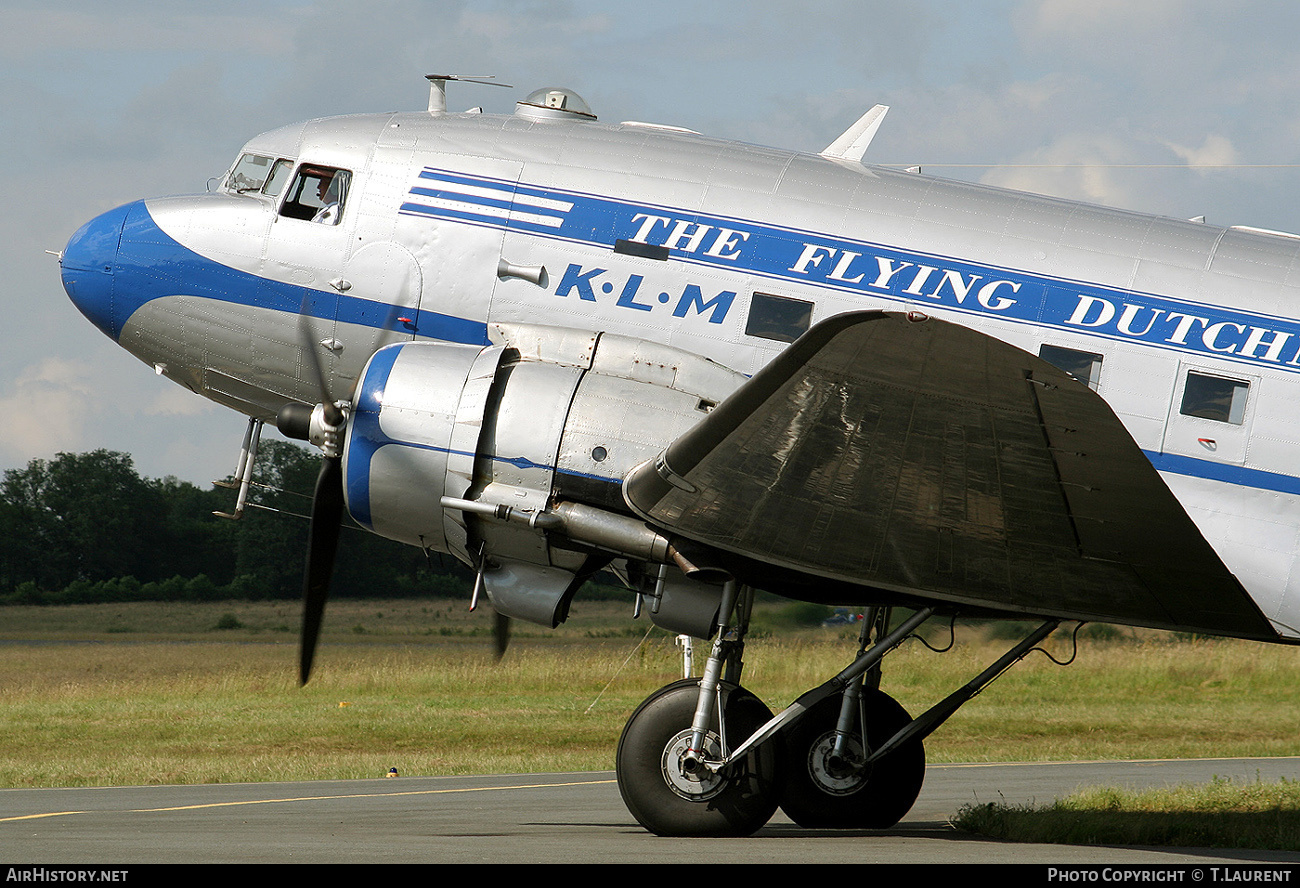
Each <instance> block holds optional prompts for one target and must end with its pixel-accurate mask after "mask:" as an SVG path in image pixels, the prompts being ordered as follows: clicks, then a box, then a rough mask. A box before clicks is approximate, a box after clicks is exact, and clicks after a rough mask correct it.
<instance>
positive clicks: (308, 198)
mask: <svg viewBox="0 0 1300 888" xmlns="http://www.w3.org/2000/svg"><path fill="white" fill-rule="evenodd" d="M351 178H352V174H351V173H349V172H348V171H347V170H340V169H335V168H334V167H319V166H303V167H300V168H299V169H298V175H297V176H295V177H294V179H293V184H291V185H290V186H289V193H288V195H287V196H286V197H285V199H284V203H283V204H282V205H281V206H280V215H281V216H288V217H289V218H291V219H305V220H308V221H311V222H318V223H320V224H322V225H338V224H339V220H341V219H342V218H343V207H344V204H346V203H347V197H348V183H349V181H351Z"/></svg>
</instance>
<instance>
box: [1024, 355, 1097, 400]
mask: <svg viewBox="0 0 1300 888" xmlns="http://www.w3.org/2000/svg"><path fill="white" fill-rule="evenodd" d="M1038 356H1039V357H1040V358H1042V359H1043V360H1044V361H1046V362H1047V363H1049V364H1051V365H1052V366H1053V367H1055V368H1056V369H1058V370H1064V371H1065V372H1066V373H1068V374H1070V375H1071V376H1073V377H1074V378H1075V379H1077V380H1079V382H1082V383H1083V384H1084V385H1086V386H1088V388H1090V389H1092V390H1093V391H1096V390H1097V386H1098V384H1099V383H1100V382H1101V361H1102V356H1101V355H1099V354H1097V353H1095V352H1086V351H1079V350H1078V349H1074V348H1065V347H1063V346H1060V345H1043V346H1042V347H1041V348H1039V349H1038Z"/></svg>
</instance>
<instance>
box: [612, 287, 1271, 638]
mask: <svg viewBox="0 0 1300 888" xmlns="http://www.w3.org/2000/svg"><path fill="white" fill-rule="evenodd" d="M624 497H625V499H626V500H627V502H628V504H629V505H630V506H631V507H632V509H633V510H634V511H636V512H637V513H638V514H640V515H641V516H642V517H643V518H645V519H646V520H648V521H650V522H652V523H654V524H656V525H659V526H661V527H665V528H667V529H669V530H671V531H672V532H674V533H676V534H679V535H680V536H682V537H685V538H687V539H690V540H693V541H695V542H697V543H702V544H704V545H708V546H713V547H716V548H718V549H721V550H724V551H727V552H731V553H735V554H739V555H743V556H745V557H747V558H750V559H753V560H756V561H759V562H762V563H765V564H773V565H778V566H781V567H785V568H790V569H793V570H796V571H800V572H802V573H807V574H812V575H814V576H820V577H825V578H827V579H833V580H837V581H843V582H849V583H856V584H860V585H865V586H871V587H876V588H881V589H886V590H890V591H897V592H902V593H907V594H914V595H921V596H924V597H930V598H938V599H940V600H946V601H951V602H957V603H967V604H971V605H976V606H979V607H982V608H984V607H987V608H995V609H999V610H1007V611H1014V612H1019V613H1026V614H1035V615H1045V616H1052V615H1054V616H1063V617H1067V618H1074V619H1091V620H1104V621H1108V622H1121V623H1131V624H1137V625H1146V626H1156V627H1162V628H1181V629H1188V630H1196V631H1206V632H1216V633H1219V634H1235V635H1245V636H1248V637H1272V632H1271V630H1270V628H1269V627H1268V624H1267V621H1266V620H1264V618H1263V617H1262V616H1261V615H1260V614H1259V611H1258V609H1257V608H1256V607H1255V606H1254V603H1253V602H1252V601H1251V599H1250V597H1249V596H1248V595H1247V594H1246V592H1245V590H1244V589H1242V587H1241V585H1240V583H1239V582H1238V581H1237V580H1236V579H1235V578H1234V577H1233V576H1232V574H1231V573H1230V572H1229V571H1228V570H1227V568H1226V567H1225V566H1224V565H1223V563H1222V561H1221V560H1220V559H1219V557H1218V556H1217V554H1216V553H1215V552H1214V551H1213V549H1212V548H1211V547H1210V546H1209V544H1208V543H1206V541H1205V540H1204V538H1203V537H1202V536H1201V534H1200V532H1199V531H1198V530H1197V529H1196V527H1195V525H1194V524H1193V523H1192V522H1191V519H1190V518H1188V517H1187V515H1186V513H1185V512H1184V511H1183V509H1182V507H1181V506H1180V505H1179V504H1178V502H1177V500H1176V499H1174V497H1173V495H1172V494H1171V493H1170V492H1169V490H1168V488H1167V487H1166V486H1165V484H1164V482H1163V481H1162V480H1161V479H1160V477H1159V475H1158V473H1157V472H1156V471H1155V469H1154V468H1153V467H1152V466H1151V463H1150V461H1149V460H1148V459H1147V458H1146V457H1145V455H1143V453H1142V452H1141V450H1140V449H1139V448H1138V447H1137V445H1136V444H1135V443H1134V442H1133V440H1132V438H1131V437H1130V436H1129V434H1128V432H1127V431H1126V430H1125V429H1124V427H1123V425H1122V424H1121V423H1120V421H1119V419H1118V418H1117V417H1116V416H1115V415H1114V413H1113V412H1112V411H1111V410H1110V408H1109V406H1107V405H1106V403H1105V402H1104V401H1103V400H1102V399H1101V397H1100V396H1098V395H1097V394H1096V393H1095V392H1093V391H1092V390H1090V389H1089V388H1088V387H1087V386H1085V385H1082V384H1080V383H1078V382H1077V381H1075V380H1074V379H1072V378H1071V377H1069V376H1068V375H1067V374H1065V373H1064V372H1062V371H1060V370H1057V369H1056V368H1055V367H1052V366H1051V365H1050V364H1048V363H1046V362H1045V361H1042V360H1040V359H1039V358H1036V357H1034V356H1032V355H1030V354H1028V353H1026V352H1024V351H1021V350H1020V349H1017V348H1014V347H1013V346H1010V345H1007V344H1006V343H1003V342H1001V341H999V340H997V339H994V338H992V337H990V336H987V335H985V334H982V333H978V332H976V331H974V330H970V329H968V328H965V327H961V326H959V325H956V324H951V323H946V322H943V321H939V320H936V319H929V318H921V317H918V316H915V315H911V316H908V315H901V314H894V313H884V312H862V313H855V314H850V315H841V316H838V317H836V318H832V319H830V320H828V321H825V322H823V323H821V324H819V325H817V326H816V327H814V328H813V329H812V330H810V331H809V332H808V333H807V334H806V335H805V336H804V337H802V338H801V339H800V340H799V341H797V342H795V343H794V344H792V345H791V346H790V348H788V349H787V350H786V352H784V353H783V354H782V355H781V356H779V357H778V358H777V359H776V360H775V361H774V362H773V363H771V364H769V365H768V366H767V367H765V368H764V369H763V370H761V371H760V372H759V373H758V374H756V375H755V376H754V377H753V378H752V379H751V380H749V381H748V382H747V383H746V384H745V385H743V386H742V387H741V388H740V389H739V390H737V391H736V392H735V394H734V395H733V396H732V397H731V398H729V399H727V400H726V401H724V402H723V403H722V404H721V405H719V406H718V408H716V409H715V410H714V411H713V413H711V414H710V415H709V416H708V417H707V418H706V419H705V420H703V421H702V422H701V423H700V424H699V425H697V426H696V427H694V428H693V429H692V430H690V431H689V432H687V433H686V434H684V435H683V436H681V437H680V438H678V439H677V440H676V441H674V442H673V444H672V445H670V446H669V447H668V449H667V450H665V451H664V453H663V454H661V456H660V457H659V458H658V459H657V460H656V461H654V462H653V463H647V464H644V465H642V466H639V467H638V468H636V469H634V470H633V471H632V472H631V473H629V475H628V476H627V478H626V479H625V482H624Z"/></svg>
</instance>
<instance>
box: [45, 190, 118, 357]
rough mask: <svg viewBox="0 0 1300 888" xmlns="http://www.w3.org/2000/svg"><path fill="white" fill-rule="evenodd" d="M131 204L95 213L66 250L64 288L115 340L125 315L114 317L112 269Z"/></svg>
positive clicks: (63, 265)
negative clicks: (100, 214) (100, 213)
mask: <svg viewBox="0 0 1300 888" xmlns="http://www.w3.org/2000/svg"><path fill="white" fill-rule="evenodd" d="M131 206H132V205H131V204H128V205H127V206H124V207H118V208H117V209H115V210H109V211H108V212H107V213H104V214H103V215H102V216H96V217H95V218H94V219H91V220H90V221H89V222H87V223H86V224H85V225H83V226H81V228H80V229H78V230H77V233H76V234H74V235H73V236H72V238H71V239H70V240H69V241H68V245H67V247H65V248H64V250H63V258H62V260H60V265H61V266H62V276H63V289H64V290H65V291H67V294H68V298H69V299H71V300H72V304H73V305H75V306H77V308H78V310H80V311H81V313H82V314H83V315H85V316H86V317H87V318H88V319H90V322H91V323H93V324H94V325H95V326H96V327H98V328H99V329H101V330H103V331H104V332H105V333H107V334H108V335H109V336H111V337H113V338H114V339H116V338H117V334H118V332H119V331H120V330H121V328H122V323H123V321H124V319H123V318H117V317H114V312H113V271H114V266H115V265H116V263H117V250H118V246H119V244H120V243H121V240H122V225H123V224H124V223H125V222H126V217H127V214H128V211H129V210H130V208H131Z"/></svg>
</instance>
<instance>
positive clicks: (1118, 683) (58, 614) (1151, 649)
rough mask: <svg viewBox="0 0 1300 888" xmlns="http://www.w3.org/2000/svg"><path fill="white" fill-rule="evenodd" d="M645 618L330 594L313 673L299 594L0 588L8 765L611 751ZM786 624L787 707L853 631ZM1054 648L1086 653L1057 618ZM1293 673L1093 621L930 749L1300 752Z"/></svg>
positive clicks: (771, 665) (216, 769) (974, 665)
mask: <svg viewBox="0 0 1300 888" xmlns="http://www.w3.org/2000/svg"><path fill="white" fill-rule="evenodd" d="M628 615H629V614H628V608H626V607H624V606H622V605H617V606H616V605H613V604H604V603H593V604H585V603H583V602H579V603H578V604H576V605H575V607H574V613H573V616H572V618H571V619H570V621H569V622H568V623H567V624H565V626H563V627H561V629H559V630H557V631H555V632H549V631H547V630H544V629H538V628H535V627H532V628H523V627H519V626H518V625H517V626H516V631H515V633H514V639H513V641H512V645H511V648H510V651H509V652H508V654H507V655H506V657H505V659H504V660H503V661H502V662H500V663H497V662H495V661H494V658H493V657H492V656H491V653H490V647H491V645H490V641H489V638H490V633H489V626H490V617H489V615H488V614H486V613H478V614H469V613H467V612H466V609H465V605H464V604H463V603H460V602H455V603H448V602H405V601H398V602H369V603H364V604H363V603H358V602H334V603H331V605H330V609H329V612H328V613H327V615H326V634H325V636H324V638H323V641H322V645H321V648H320V650H319V652H318V655H317V659H316V663H317V667H316V672H315V673H314V675H313V678H312V681H311V683H310V684H309V685H308V686H307V687H305V688H300V687H298V684H297V680H296V668H297V667H296V664H297V650H296V644H297V634H296V626H297V621H298V619H299V616H298V609H297V606H296V605H294V604H292V603H256V602H254V603H249V602H228V603H218V604H122V605H112V604H110V605H82V606H70V607H9V608H4V609H3V610H0V712H3V723H4V726H5V730H3V731H0V786H6V787H17V786H77V785H108V784H137V783H200V782H234V781H261V780H296V779H322V778H355V777H375V776H379V775H381V774H383V773H384V772H385V771H387V769H388V768H390V767H392V768H397V769H398V771H399V773H402V774H407V775H434V774H471V773H516V772H532V771H551V770H597V769H600V770H603V769H608V768H611V767H612V765H613V755H614V748H615V746H616V744H617V740H618V735H619V733H620V731H621V730H622V726H623V722H624V721H625V720H626V718H627V716H628V715H629V714H630V712H631V711H632V709H633V708H635V706H636V705H637V703H639V702H640V701H641V700H642V699H643V698H644V697H645V696H647V695H648V694H649V693H651V692H652V691H653V690H654V689H655V688H657V687H660V686H661V685H663V684H666V683H668V682H669V681H672V680H674V679H675V678H677V677H679V676H680V673H681V654H680V651H679V650H678V649H677V647H676V645H675V643H674V640H673V639H672V638H671V637H670V636H669V635H668V634H667V633H665V632H663V631H662V630H657V629H656V630H654V631H653V632H651V633H650V634H649V636H648V637H646V632H647V628H648V625H649V624H648V623H646V622H644V621H639V622H636V623H633V622H632V621H630V620H628V619H627V616H628ZM786 622H788V621H787V620H786V612H785V611H783V610H781V609H780V608H778V607H767V608H760V610H759V611H758V612H757V613H756V617H755V632H754V636H753V637H752V639H751V643H750V644H749V646H748V647H747V649H746V668H745V683H746V685H747V686H749V687H750V688H751V689H752V690H753V691H754V692H755V693H757V694H758V695H759V696H760V697H761V698H762V699H764V700H765V701H766V702H767V703H768V705H769V706H771V707H772V708H773V709H774V710H779V709H780V708H782V707H784V706H785V705H786V704H787V703H789V702H790V701H791V700H793V699H794V698H795V697H796V696H797V695H798V694H799V693H801V692H802V691H804V690H806V689H807V688H809V687H812V686H813V685H815V684H817V683H819V682H820V681H822V680H824V679H825V678H827V677H829V676H830V675H832V674H834V673H835V672H836V671H838V670H839V669H840V668H842V667H843V666H844V665H845V664H846V663H847V660H848V657H849V656H850V655H851V653H852V642H851V640H850V639H851V637H852V632H851V630H848V629H823V628H820V627H816V628H811V629H809V628H799V627H793V626H788V625H783V623H786ZM989 634H990V633H989V632H988V631H975V630H970V629H968V630H961V629H959V633H958V644H957V646H956V647H955V648H954V650H953V651H951V652H949V653H945V654H936V653H933V652H931V651H930V650H928V649H927V648H925V647H924V646H923V645H921V644H919V643H917V642H908V643H907V644H905V645H904V646H903V647H902V648H901V649H899V650H898V651H897V652H895V653H893V654H891V655H890V656H889V657H888V658H887V659H886V661H885V675H884V682H883V687H884V688H885V689H886V690H887V691H889V692H890V693H891V694H893V695H894V696H896V697H897V698H898V699H899V700H900V701H901V702H902V703H903V704H904V705H905V706H906V707H907V708H908V709H909V710H910V711H912V712H913V713H917V712H919V711H921V710H922V709H924V708H926V707H927V706H928V705H930V704H931V703H933V702H936V701H938V700H939V699H941V698H942V697H943V696H945V695H946V694H947V693H948V692H950V691H951V690H954V689H955V688H957V687H959V686H960V685H962V684H964V683H965V682H966V681H967V680H969V678H971V677H972V676H973V675H975V674H976V673H977V672H978V671H980V670H981V669H982V668H983V667H984V666H986V665H987V664H988V663H989V662H991V661H992V660H993V659H994V658H995V657H996V656H997V654H998V653H1000V652H1001V650H1002V649H1004V648H1005V647H1007V646H1009V644H1010V642H1006V641H1002V642H996V643H995V642H991V641H989V640H987V638H986V636H987V635H989ZM1113 634H1114V633H1109V635H1113ZM967 639H969V642H967ZM943 640H944V641H946V633H944V638H943ZM1046 647H1047V648H1049V649H1050V650H1051V651H1052V652H1053V654H1054V655H1055V656H1056V657H1057V658H1058V659H1067V658H1068V657H1069V656H1070V654H1071V653H1072V650H1073V649H1072V645H1071V642H1070V639H1069V637H1068V635H1065V634H1064V633H1060V632H1058V633H1057V635H1055V636H1053V637H1052V638H1050V639H1049V640H1048V642H1047V643H1046ZM705 653H706V651H705V649H704V648H703V646H700V647H699V648H698V649H697V652H696V664H697V671H698V667H699V665H701V664H702V662H703V657H704V655H705ZM1297 688H1300V649H1297V648H1291V647H1280V646H1269V645H1259V644H1253V643H1246V642H1233V641H1225V640H1196V641H1187V640H1182V641H1180V640H1177V639H1174V638H1173V637H1172V636H1169V635H1163V634H1162V635H1154V634H1153V635H1150V636H1148V637H1143V638H1138V637H1135V636H1133V635H1131V634H1127V633H1122V634H1120V635H1119V637H1118V638H1106V639H1098V638H1087V639H1084V640H1081V642H1080V649H1079V651H1078V656H1077V658H1076V659H1075V661H1074V663H1073V664H1072V665H1071V666H1069V667H1067V668H1063V667H1061V666H1057V665H1055V664H1053V663H1052V662H1051V661H1049V660H1048V659H1047V658H1046V657H1044V656H1042V655H1041V654H1038V653H1035V654H1033V655H1031V656H1030V657H1029V658H1028V659H1027V660H1026V661H1024V662H1023V663H1021V664H1019V665H1018V666H1016V667H1014V668H1013V669H1012V670H1011V671H1010V672H1009V673H1007V674H1006V675H1005V676H1004V677H1003V678H1001V679H1000V680H999V681H997V682H996V683H994V684H993V685H992V686H991V687H990V688H989V689H988V690H986V691H985V693H983V694H982V695H981V696H980V697H978V698H977V699H976V700H974V701H973V702H972V703H970V704H969V705H967V706H966V707H965V708H963V709H962V710H961V711H960V712H958V714H957V715H956V716H955V717H954V718H953V719H952V720H950V721H949V722H948V723H947V724H945V725H944V726H943V727H941V728H940V729H939V730H938V731H937V732H936V733H935V734H934V735H932V736H931V738H930V739H929V740H928V741H927V757H928V759H929V760H930V761H931V762H969V761H1026V760H1040V761H1053V760H1056V761H1060V760H1085V759H1086V760H1092V759H1130V758H1156V757H1216V756H1276V755H1300V731H1297V730H1296V729H1297V707H1296V704H1297V698H1298V697H1300V693H1298V692H1297Z"/></svg>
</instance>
